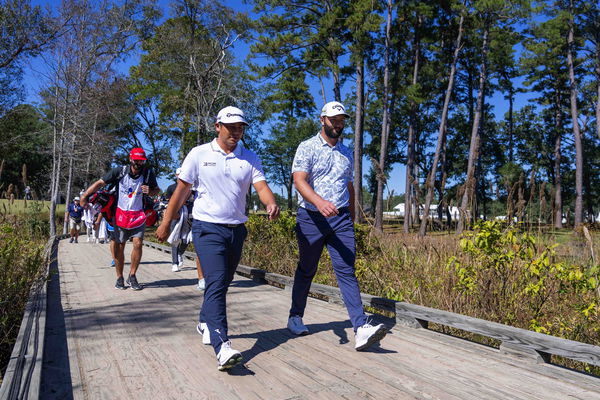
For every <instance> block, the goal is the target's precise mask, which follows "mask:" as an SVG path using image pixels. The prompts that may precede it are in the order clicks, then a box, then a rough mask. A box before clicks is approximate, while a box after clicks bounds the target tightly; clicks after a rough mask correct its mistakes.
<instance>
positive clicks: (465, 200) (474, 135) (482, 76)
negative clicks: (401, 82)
mask: <svg viewBox="0 0 600 400" xmlns="http://www.w3.org/2000/svg"><path fill="white" fill-rule="evenodd" d="M488 35H489V24H487V23H486V26H485V28H484V31H483V45H482V61H481V65H480V69H479V89H478V92H477V103H476V108H475V115H474V117H473V128H472V130H471V143H470V145H469V161H468V164H467V178H466V180H465V185H464V192H463V196H462V201H461V204H460V216H459V219H458V226H457V228H456V233H459V234H460V233H462V231H463V230H464V229H465V225H466V224H468V223H470V221H471V217H472V215H471V214H472V212H473V205H472V200H473V195H474V193H475V164H476V161H477V159H478V158H479V140H480V136H479V126H480V121H481V116H482V114H483V105H484V96H485V83H486V80H487V55H488ZM469 205H471V207H469Z"/></svg>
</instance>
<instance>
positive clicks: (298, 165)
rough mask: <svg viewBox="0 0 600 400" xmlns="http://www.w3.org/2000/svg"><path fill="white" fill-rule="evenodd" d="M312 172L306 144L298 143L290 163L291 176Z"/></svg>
mask: <svg viewBox="0 0 600 400" xmlns="http://www.w3.org/2000/svg"><path fill="white" fill-rule="evenodd" d="M311 170H312V157H311V155H310V152H309V146H308V144H307V143H306V142H303V143H300V145H299V146H298V149H296V155H295V156H294V161H293V162H292V174H293V173H294V172H308V173H310V171H311Z"/></svg>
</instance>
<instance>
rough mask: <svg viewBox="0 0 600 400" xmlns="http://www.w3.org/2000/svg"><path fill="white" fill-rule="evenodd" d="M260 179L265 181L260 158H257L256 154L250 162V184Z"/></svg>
mask: <svg viewBox="0 0 600 400" xmlns="http://www.w3.org/2000/svg"><path fill="white" fill-rule="evenodd" d="M260 181H266V178H265V173H264V171H263V167H262V163H261V162H260V158H258V156H254V160H253V162H252V184H255V183H257V182H260Z"/></svg>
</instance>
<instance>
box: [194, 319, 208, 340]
mask: <svg viewBox="0 0 600 400" xmlns="http://www.w3.org/2000/svg"><path fill="white" fill-rule="evenodd" d="M196 330H197V331H198V333H199V334H201V335H202V344H210V332H208V327H207V326H206V323H205V322H199V323H198V325H196Z"/></svg>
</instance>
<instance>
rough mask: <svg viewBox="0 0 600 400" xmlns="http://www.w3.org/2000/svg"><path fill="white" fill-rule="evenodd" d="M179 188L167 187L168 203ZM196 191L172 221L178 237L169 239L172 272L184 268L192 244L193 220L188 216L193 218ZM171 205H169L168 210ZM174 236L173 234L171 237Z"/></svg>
mask: <svg viewBox="0 0 600 400" xmlns="http://www.w3.org/2000/svg"><path fill="white" fill-rule="evenodd" d="M180 172H181V168H177V170H176V171H175V179H177V177H179V173H180ZM176 187H177V182H175V183H173V184H171V185H169V187H167V191H166V192H165V199H166V200H167V201H169V200H171V196H173V193H174V192H175V188H176ZM194 193H195V191H194V190H192V191H191V192H190V196H189V197H188V199H187V200H186V202H185V203H184V205H183V207H181V209H180V210H179V211H178V212H177V215H176V217H175V219H174V220H173V221H171V232H173V231H174V230H175V231H176V232H174V233H176V235H175V236H176V237H173V238H172V240H171V238H169V239H170V240H169V241H170V243H171V258H172V261H173V263H172V265H171V271H173V272H178V271H179V268H181V267H183V254H184V253H185V250H186V249H187V247H188V244H189V243H190V242H189V240H188V236H190V235H189V234H190V230H191V220H190V218H189V217H188V216H190V217H191V211H192V208H193V205H194V197H195V195H194ZM168 207H169V205H167V208H168ZM171 236H173V234H172V235H171Z"/></svg>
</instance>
